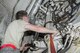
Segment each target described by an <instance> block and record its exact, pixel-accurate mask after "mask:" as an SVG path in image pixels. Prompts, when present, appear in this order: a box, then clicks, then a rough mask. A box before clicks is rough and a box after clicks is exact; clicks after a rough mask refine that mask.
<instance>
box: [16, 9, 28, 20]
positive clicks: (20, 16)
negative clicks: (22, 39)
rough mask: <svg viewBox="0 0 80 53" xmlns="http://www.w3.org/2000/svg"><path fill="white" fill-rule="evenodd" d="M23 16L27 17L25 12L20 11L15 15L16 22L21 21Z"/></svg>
mask: <svg viewBox="0 0 80 53" xmlns="http://www.w3.org/2000/svg"><path fill="white" fill-rule="evenodd" d="M23 16H27V12H26V11H24V10H20V11H18V12H17V13H16V20H18V19H22V17H23Z"/></svg>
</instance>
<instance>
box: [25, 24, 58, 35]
mask: <svg viewBox="0 0 80 53" xmlns="http://www.w3.org/2000/svg"><path fill="white" fill-rule="evenodd" d="M26 28H27V29H29V30H32V31H36V32H39V33H53V34H56V33H58V31H57V30H56V31H55V30H50V29H47V28H45V27H41V26H36V25H32V24H27V25H26Z"/></svg>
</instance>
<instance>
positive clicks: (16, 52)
mask: <svg viewBox="0 0 80 53" xmlns="http://www.w3.org/2000/svg"><path fill="white" fill-rule="evenodd" d="M0 53H20V51H19V50H18V49H15V50H14V49H13V48H10V47H6V48H3V49H1V50H0Z"/></svg>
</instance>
